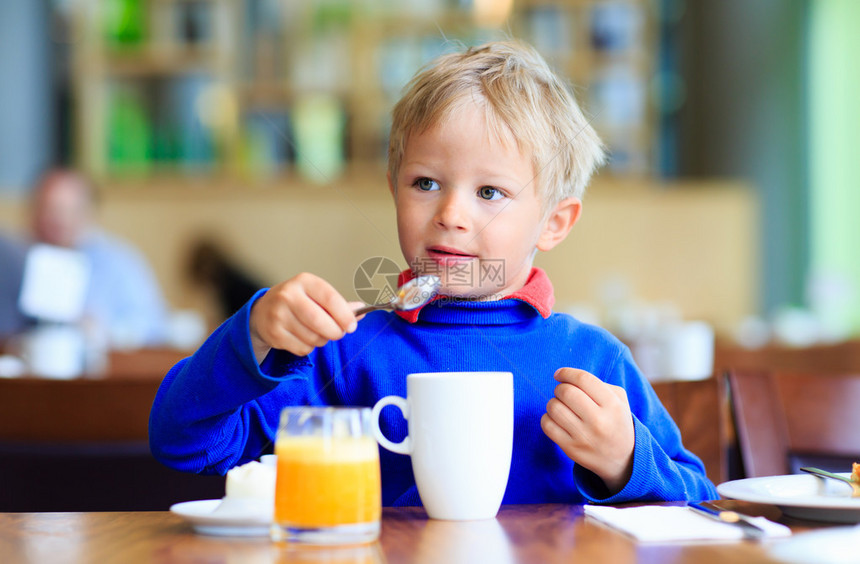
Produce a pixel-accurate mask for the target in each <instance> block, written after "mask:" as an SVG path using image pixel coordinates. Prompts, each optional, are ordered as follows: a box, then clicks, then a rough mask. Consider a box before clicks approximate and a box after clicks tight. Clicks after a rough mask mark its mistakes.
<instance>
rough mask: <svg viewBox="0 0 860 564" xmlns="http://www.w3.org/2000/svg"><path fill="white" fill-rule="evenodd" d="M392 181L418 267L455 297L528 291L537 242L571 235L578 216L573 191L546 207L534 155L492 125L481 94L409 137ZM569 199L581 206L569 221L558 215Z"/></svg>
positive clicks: (542, 244)
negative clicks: (480, 103) (498, 133)
mask: <svg viewBox="0 0 860 564" xmlns="http://www.w3.org/2000/svg"><path fill="white" fill-rule="evenodd" d="M389 186H390V188H391V190H392V193H393V195H394V202H395V207H396V208H397V229H398V233H399V236H400V248H401V250H402V251H403V255H404V257H405V258H406V260H407V261H408V263H409V266H410V267H411V268H412V269H413V271H414V272H415V273H416V274H436V275H438V276H439V277H440V278H441V279H442V289H441V293H442V294H445V295H448V296H457V297H464V298H473V299H482V298H488V299H493V298H498V297H502V296H505V295H508V294H511V293H513V292H515V291H516V290H519V289H520V288H522V287H523V285H524V284H525V283H526V280H527V279H528V275H529V272H530V271H531V266H532V259H533V257H534V254H535V250H536V249H540V250H549V249H550V248H552V247H553V246H555V245H556V244H557V243H558V242H560V241H561V240H562V239H564V236H565V235H566V234H567V232H568V231H569V230H570V227H572V225H573V223H574V222H575V221H576V218H577V217H578V215H579V201H578V200H574V199H569V200H565V202H563V203H562V204H559V207H558V208H556V210H553V211H552V212H551V213H549V214H545V213H544V210H543V208H542V201H541V199H540V198H539V196H538V194H537V192H536V189H537V186H536V179H535V171H534V167H533V166H532V162H531V158H530V155H527V154H523V153H521V152H520V151H519V149H518V147H517V145H516V143H515V142H514V140H513V139H512V138H510V136H507V137H506V138H505V139H503V140H499V139H497V138H496V137H495V136H494V135H493V134H491V133H490V132H489V131H488V129H487V124H486V120H485V116H484V109H483V108H481V107H479V106H478V105H477V104H476V103H475V102H472V101H464V102H463V103H462V104H461V105H460V106H459V107H458V108H456V109H454V110H453V113H452V115H451V116H450V118H449V119H447V120H445V121H444V122H443V123H440V124H437V125H435V126H433V127H431V128H430V129H428V130H427V131H425V132H423V133H418V134H413V135H411V136H410V137H409V138H408V140H407V143H406V148H405V152H404V154H403V160H402V162H401V165H400V168H399V172H398V177H397V178H396V179H395V178H389ZM565 206H567V207H566V208H565V209H568V208H570V207H571V206H572V207H573V208H575V209H573V211H571V213H569V214H568V215H567V216H565V217H569V218H572V219H570V221H568V222H567V223H565V222H564V221H563V220H564V218H562V221H559V219H558V218H557V217H556V215H557V213H558V210H559V209H560V208H562V207H565ZM568 211H570V210H568ZM571 214H572V215H571ZM562 231H563V233H562Z"/></svg>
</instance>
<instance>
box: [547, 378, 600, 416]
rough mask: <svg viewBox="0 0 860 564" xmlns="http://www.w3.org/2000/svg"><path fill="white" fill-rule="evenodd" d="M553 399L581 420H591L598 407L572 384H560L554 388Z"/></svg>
mask: <svg viewBox="0 0 860 564" xmlns="http://www.w3.org/2000/svg"><path fill="white" fill-rule="evenodd" d="M555 397H556V398H558V399H557V401H558V402H559V403H561V404H563V405H564V406H565V408H566V409H568V410H569V411H571V412H572V413H573V414H575V415H576V416H577V417H578V418H579V419H582V420H586V421H588V420H591V419H592V418H593V417H594V415H595V411H596V410H597V409H599V407H598V405H597V404H596V403H595V402H594V400H593V399H592V398H591V397H590V396H589V395H588V394H586V393H585V391H584V390H582V389H581V388H578V387H577V386H574V385H573V384H567V383H562V384H559V385H558V386H556V387H555ZM550 401H552V400H550Z"/></svg>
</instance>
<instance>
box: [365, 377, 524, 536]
mask: <svg viewBox="0 0 860 564" xmlns="http://www.w3.org/2000/svg"><path fill="white" fill-rule="evenodd" d="M387 405H395V406H397V407H399V408H400V410H401V411H402V412H403V417H404V418H405V419H406V420H407V421H408V428H409V431H408V436H407V437H406V438H405V439H403V440H402V441H401V442H399V443H393V442H391V441H390V440H388V439H387V438H386V437H385V436H384V435H383V434H382V431H381V430H380V428H379V416H380V414H381V413H382V409H383V408H384V407H385V406H387ZM371 422H372V424H373V433H374V435H375V436H376V440H377V441H379V444H381V445H382V446H383V447H385V448H387V449H388V450H390V451H392V452H396V453H400V454H407V455H410V456H411V457H412V471H413V473H414V474H415V483H416V485H417V486H418V493H419V495H420V496H421V501H422V502H423V503H424V508H425V509H426V510H427V515H428V516H429V517H431V518H433V519H448V520H458V521H459V520H472V519H492V518H494V517H495V516H496V513H498V511H499V507H500V506H501V504H502V498H503V497H504V495H505V488H506V487H507V484H508V474H509V473H510V468H511V453H512V451H513V440H514V377H513V374H511V373H510V372H427V373H420V374H410V375H409V376H407V377H406V398H405V399H404V398H401V397H399V396H386V397H384V398H382V399H380V400H379V401H378V402H376V405H375V406H374V407H373V412H372V414H371Z"/></svg>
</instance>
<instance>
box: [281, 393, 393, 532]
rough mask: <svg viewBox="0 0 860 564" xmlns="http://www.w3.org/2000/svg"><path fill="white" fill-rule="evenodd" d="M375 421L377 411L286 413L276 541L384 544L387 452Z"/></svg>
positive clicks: (302, 409)
mask: <svg viewBox="0 0 860 564" xmlns="http://www.w3.org/2000/svg"><path fill="white" fill-rule="evenodd" d="M370 421H371V420H370V409H369V408H357V407H355V408H354V407H288V408H285V409H284V410H283V411H282V412H281V420H280V424H279V426H278V433H277V437H276V439H275V455H276V456H277V475H276V479H275V519H274V523H273V525H272V539H273V540H276V541H294V542H301V543H309V544H356V543H365V542H371V541H374V540H376V539H377V538H378V537H379V527H380V525H379V521H380V515H381V513H382V494H381V485H380V475H379V447H378V446H377V443H376V440H375V439H374V438H373V432H372V430H371V422H370Z"/></svg>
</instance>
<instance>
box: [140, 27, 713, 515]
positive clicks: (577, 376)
mask: <svg viewBox="0 0 860 564" xmlns="http://www.w3.org/2000/svg"><path fill="white" fill-rule="evenodd" d="M407 88H408V89H407V93H406V94H405V96H404V97H403V99H402V100H401V101H400V102H399V103H398V104H397V106H396V107H395V109H394V114H393V124H392V128H391V138H390V145H389V171H388V184H389V188H390V190H391V193H392V195H393V197H394V201H395V205H396V209H397V228H398V232H399V237H400V246H401V249H402V251H403V254H404V256H405V258H406V261H407V263H408V264H409V265H410V267H411V268H410V269H409V270H407V271H405V272H404V273H403V274H402V275H401V281H402V280H405V279H408V278H412V277H414V276H417V275H420V274H425V273H433V274H437V275H439V276H440V278H441V279H442V284H443V286H442V290H441V293H440V296H438V297H437V299H436V300H435V301H432V302H431V303H429V304H427V305H425V306H424V307H423V308H421V309H420V310H418V311H412V312H405V313H404V312H399V313H388V312H374V313H370V314H368V315H367V316H366V317H365V318H364V319H363V320H361V322H360V323H359V320H358V319H357V318H356V316H355V314H354V313H353V310H354V307H355V304H351V303H349V302H347V300H346V299H345V298H344V297H343V296H341V295H340V294H339V293H338V292H337V291H336V290H335V289H334V288H333V287H332V286H330V285H329V284H328V283H327V282H325V281H324V280H322V279H320V278H318V277H316V276H314V275H312V274H299V275H298V276H296V277H294V278H292V279H290V280H287V281H286V282H283V283H281V284H279V285H277V286H274V287H273V288H271V289H269V290H268V291H261V292H259V293H258V294H257V295H256V296H254V298H253V299H252V300H251V301H250V302H249V303H248V304H246V305H245V306H244V307H243V308H242V309H241V310H239V311H238V312H237V313H236V314H235V315H234V316H233V317H231V318H230V319H229V320H227V321H226V322H225V323H224V324H223V325H222V326H221V327H219V328H218V329H217V330H216V331H215V333H214V334H213V335H212V336H211V337H210V338H209V339H208V340H207V341H206V342H205V343H204V344H203V345H202V346H201V347H200V349H199V350H198V351H197V352H196V353H195V354H194V355H193V356H192V357H190V358H188V359H185V360H183V361H181V362H180V363H179V364H177V365H176V366H175V367H173V369H172V370H171V371H170V372H169V373H168V374H167V377H166V378H165V380H164V382H163V384H162V385H161V389H160V390H159V392H158V395H157V397H156V399H155V403H154V405H153V408H152V415H151V419H150V441H151V446H152V452H153V454H154V455H155V456H156V457H157V458H158V459H159V460H161V461H162V462H163V463H165V464H167V465H168V466H172V467H174V468H177V469H180V470H184V471H189V472H208V473H213V472H217V473H220V474H224V473H226V472H227V470H229V469H230V468H232V467H233V466H235V465H237V464H241V463H244V462H246V461H248V460H251V459H254V458H256V457H258V456H259V455H260V454H262V453H263V452H264V451H265V450H267V449H268V448H270V445H271V444H272V441H273V438H274V435H275V431H276V429H277V424H278V416H279V412H280V410H281V409H282V408H283V407H284V406H287V405H351V406H372V405H373V404H374V403H375V402H376V401H377V400H378V399H380V398H382V397H383V396H386V395H392V394H394V395H400V396H405V395H406V375H407V374H410V373H415V372H433V371H461V370H462V371H469V370H472V371H474V370H481V371H507V372H513V374H514V397H515V427H514V453H513V461H512V466H511V472H510V478H509V481H508V487H507V490H506V493H505V497H504V501H503V502H504V503H506V504H509V503H551V502H560V503H582V502H584V501H592V502H603V503H616V502H623V501H630V500H643V499H648V500H685V499H699V500H701V499H713V498H716V497H718V496H717V494H716V492H715V490H714V487H713V485H712V484H711V483H710V482H709V481H708V479H707V478H706V477H705V474H704V470H703V467H702V463H701V462H700V461H699V459H697V458H696V457H695V456H694V455H693V454H691V453H690V452H689V451H687V450H685V449H684V447H683V446H682V444H681V437H680V434H679V432H678V428H677V427H676V426H675V424H674V423H673V422H672V420H671V418H670V417H669V415H668V413H667V412H666V411H665V409H664V408H663V406H662V405H661V404H660V402H659V400H658V399H657V397H656V395H655V394H654V391H653V390H652V388H651V387H650V385H649V384H648V383H647V382H646V381H645V379H644V378H643V377H642V374H641V373H640V371H639V370H638V368H637V367H636V365H635V364H634V363H633V360H632V358H631V356H630V352H629V351H628V349H627V348H626V347H625V346H624V345H622V344H621V343H620V342H619V341H618V340H616V339H615V338H613V337H612V336H611V335H609V334H608V333H607V332H606V331H604V330H602V329H599V328H597V327H593V326H589V325H585V324H583V323H580V322H579V321H577V320H575V319H573V318H572V317H570V316H567V315H563V314H558V313H552V312H551V307H552V304H553V290H552V285H551V284H550V282H549V280H548V278H547V276H546V274H545V273H544V272H543V271H542V270H540V269H537V268H533V267H532V260H533V259H534V256H535V254H536V252H537V251H539V250H540V251H548V250H550V249H552V248H553V247H555V246H556V245H557V244H558V243H560V242H561V241H562V240H563V239H564V238H565V237H566V236H567V234H568V232H569V231H570V229H571V228H572V227H573V225H574V224H575V223H576V220H577V219H578V218H579V214H580V211H581V207H582V204H581V202H580V199H581V197H582V194H583V191H584V189H585V185H586V184H587V182H588V179H589V177H590V175H591V173H592V171H593V170H594V169H595V167H596V166H597V165H598V164H600V162H601V161H602V158H603V153H602V149H601V146H600V141H599V139H598V138H597V136H596V134H595V133H594V131H593V130H592V128H591V127H590V126H589V125H588V123H587V122H586V120H585V119H584V117H583V115H582V113H581V112H580V110H579V108H578V107H577V105H576V102H575V101H574V99H573V97H572V96H571V95H570V93H569V92H568V90H567V89H566V88H565V87H564V86H563V85H562V83H561V82H560V81H559V80H558V78H557V77H556V76H554V75H553V73H552V72H551V71H550V69H549V68H548V66H547V65H546V63H545V62H544V61H543V59H542V58H541V57H540V56H539V55H538V54H537V53H536V52H535V51H534V50H533V49H531V48H530V47H527V46H524V45H522V44H520V43H516V42H499V43H490V44H488V45H485V46H483V47H480V48H473V49H469V50H467V51H466V52H465V53H460V54H452V55H447V56H443V57H442V58H441V59H439V60H438V61H437V62H436V63H435V64H434V65H432V66H431V67H429V68H427V69H426V70H424V71H423V72H422V73H420V74H419V75H417V76H416V77H415V78H414V79H413V81H412V82H411V83H410V84H409V86H408V87H407ZM475 408H476V409H480V405H476V406H475ZM381 425H382V429H383V431H384V432H385V433H386V435H387V436H389V437H391V438H392V440H399V439H400V438H401V437H402V436H404V435H405V433H406V422H405V421H404V420H403V419H402V417H401V416H400V415H399V414H398V413H396V410H385V411H384V412H383V414H382V423H381ZM380 461H381V466H382V486H383V488H382V489H383V491H382V501H383V504H384V505H419V504H420V503H421V501H420V498H419V497H418V493H417V489H416V486H415V480H414V478H413V475H412V470H411V462H410V460H409V457H407V456H401V455H398V454H394V453H391V452H388V451H386V450H382V452H381V454H380Z"/></svg>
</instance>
